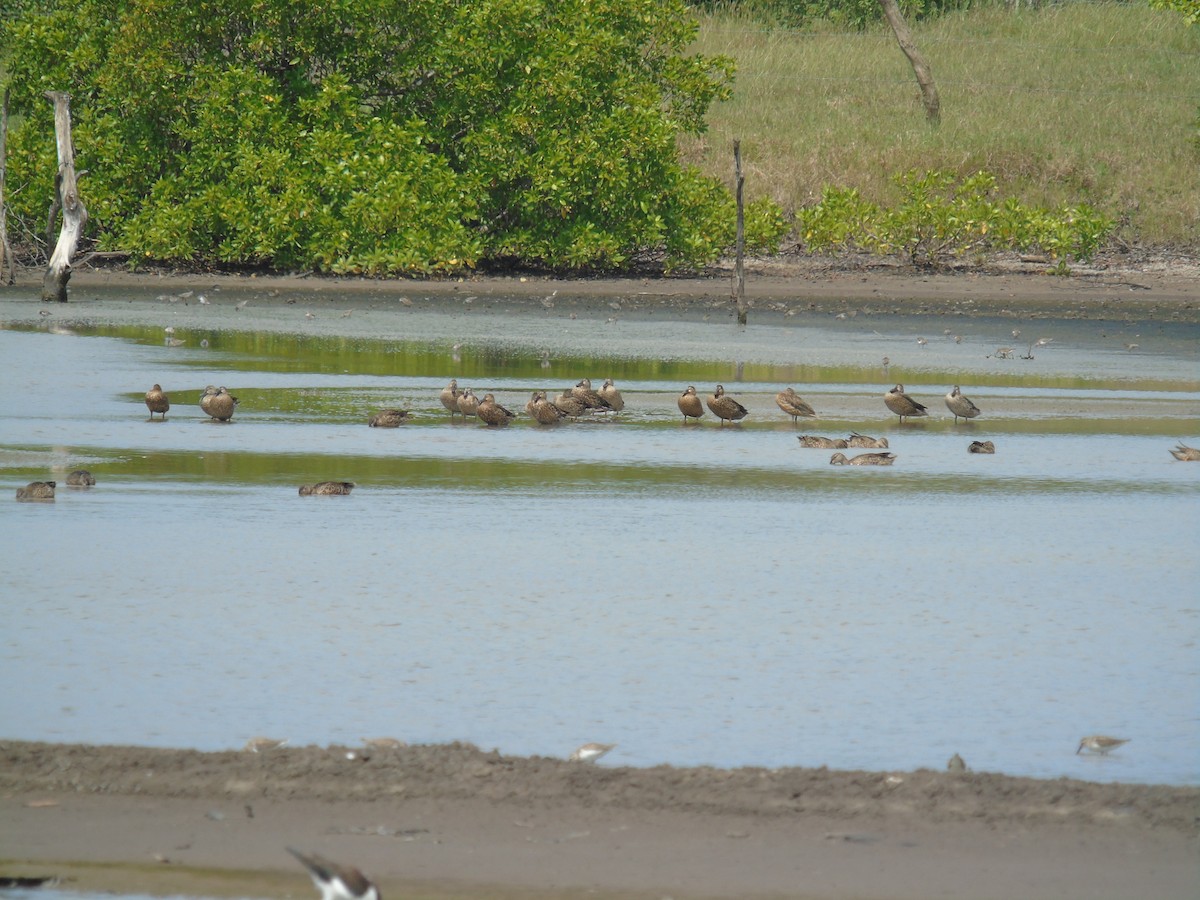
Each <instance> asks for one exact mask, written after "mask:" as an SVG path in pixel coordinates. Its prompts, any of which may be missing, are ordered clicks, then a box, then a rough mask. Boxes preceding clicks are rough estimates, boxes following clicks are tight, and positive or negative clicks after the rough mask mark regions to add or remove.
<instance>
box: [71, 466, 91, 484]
mask: <svg viewBox="0 0 1200 900" xmlns="http://www.w3.org/2000/svg"><path fill="white" fill-rule="evenodd" d="M95 483H96V476H95V475H93V474H92V473H91V472H89V471H88V470H87V469H76V470H75V471H74V472H72V473H71V474H70V475H68V476H67V484H69V485H70V486H71V487H92V486H93V485H95Z"/></svg>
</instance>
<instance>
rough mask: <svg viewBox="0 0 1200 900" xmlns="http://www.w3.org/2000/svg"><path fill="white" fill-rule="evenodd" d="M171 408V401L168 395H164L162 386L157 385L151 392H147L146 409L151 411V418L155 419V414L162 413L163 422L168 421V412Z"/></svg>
mask: <svg viewBox="0 0 1200 900" xmlns="http://www.w3.org/2000/svg"><path fill="white" fill-rule="evenodd" d="M170 408H171V401H170V400H169V399H168V398H167V395H166V394H164V393H163V389H162V385H160V384H156V385H155V386H154V387H152V388H150V390H148V391H146V409H148V410H150V418H151V419H153V418H154V414H155V413H161V414H162V417H163V421H166V418H167V410H168V409H170Z"/></svg>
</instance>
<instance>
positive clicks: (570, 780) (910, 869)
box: [0, 742, 1200, 900]
mask: <svg viewBox="0 0 1200 900" xmlns="http://www.w3.org/2000/svg"><path fill="white" fill-rule="evenodd" d="M350 753H353V754H354V758H353V759H350V758H348V757H347V754H350ZM1198 813H1200V788H1187V787H1166V786H1154V785H1127V784H1097V783H1090V782H1081V781H1072V780H1068V779H1057V780H1052V781H1042V780H1037V779H1028V778H1011V777H1007V776H1002V775H992V774H985V773H975V772H970V771H968V772H966V773H960V774H953V773H949V772H932V771H927V770H922V771H917V772H904V773H881V772H838V771H830V770H827V769H773V770H767V769H750V768H747V769H733V770H722V769H711V768H693V769H681V768H674V767H669V766H660V767H655V768H649V769H634V768H615V767H613V768H610V767H605V766H602V765H588V764H584V763H570V762H566V761H563V760H557V759H546V758H537V757H535V758H516V757H505V756H501V755H500V754H498V753H496V752H490V753H489V752H485V751H482V750H479V749H477V748H475V747H472V746H469V745H463V744H449V745H438V746H418V747H404V748H400V749H395V750H387V751H372V752H370V753H367V754H365V755H364V751H362V750H361V749H356V748H338V747H331V748H318V747H299V748H282V749H279V750H274V751H271V752H268V753H263V754H253V753H247V752H222V753H202V752H199V751H193V750H159V749H149V748H141V747H109V746H90V745H88V746H85V745H56V744H39V743H23V742H6V743H4V744H3V745H0V848H3V850H2V851H0V853H2V855H3V857H4V859H3V860H2V861H0V863H2V867H0V874H7V875H11V874H26V875H28V874H38V873H42V874H58V875H62V876H67V877H72V878H75V879H77V885H78V886H79V887H86V888H91V889H120V890H122V891H125V892H130V891H133V890H143V891H151V892H160V893H170V892H180V891H187V892H191V893H201V894H211V895H218V894H224V895H234V894H240V895H243V896H265V897H280V896H291V895H294V896H301V897H305V896H307V895H308V892H309V891H311V888H308V887H307V886H306V885H307V882H306V881H305V879H304V876H303V873H302V872H301V870H299V869H298V868H296V867H295V865H294V863H293V862H292V861H291V860H290V857H288V856H287V854H286V853H284V852H283V848H284V847H285V846H288V845H296V846H300V847H302V848H308V849H314V850H317V851H318V852H322V853H325V854H326V855H328V856H331V857H333V858H335V859H339V860H343V861H346V862H350V863H353V864H355V865H358V866H359V867H361V868H362V869H364V870H365V871H367V872H369V873H370V874H371V875H372V876H373V877H374V878H375V879H376V880H377V881H378V882H380V883H381V886H382V888H383V891H384V893H385V895H386V896H387V897H388V898H389V900H394V898H396V897H409V896H429V897H484V896H488V897H497V896H502V897H516V896H528V897H568V896H578V895H582V894H585V893H586V894H588V895H590V896H600V897H630V898H632V897H661V896H665V895H667V894H670V895H672V896H695V897H698V896H723V897H751V896H789V897H913V898H925V897H934V896H953V897H966V898H971V897H1010V896H1020V897H1043V896H1044V897H1051V896H1053V897H1085V896H1086V897H1088V898H1096V897H1130V896H1137V895H1145V896H1154V897H1160V898H1165V897H1195V896H1200V865H1197V862H1198V859H1200V856H1198V854H1197V850H1198V848H1200V843H1198V841H1200V825H1198V822H1200V818H1198V815H1197V814H1198Z"/></svg>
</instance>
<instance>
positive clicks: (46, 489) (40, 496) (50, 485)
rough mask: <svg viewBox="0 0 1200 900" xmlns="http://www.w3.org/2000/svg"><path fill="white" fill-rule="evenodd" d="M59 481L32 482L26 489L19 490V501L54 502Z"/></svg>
mask: <svg viewBox="0 0 1200 900" xmlns="http://www.w3.org/2000/svg"><path fill="white" fill-rule="evenodd" d="M56 487H58V482H57V481H31V482H29V484H27V485H25V487H20V488H17V499H18V500H53V499H54V489H55V488H56Z"/></svg>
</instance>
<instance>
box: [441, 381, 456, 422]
mask: <svg viewBox="0 0 1200 900" xmlns="http://www.w3.org/2000/svg"><path fill="white" fill-rule="evenodd" d="M461 393H462V392H461V391H460V390H459V389H458V379H456V378H451V379H450V383H449V384H448V385H446V386H445V387H444V388H442V392H441V393H440V394H438V399H439V400H441V401H442V406H444V407H446V409H448V410H449V411H450V414H451V415H454V414H455V413H456V412H461V410H460V409H459V408H458V398H459V395H460V394H461Z"/></svg>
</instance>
